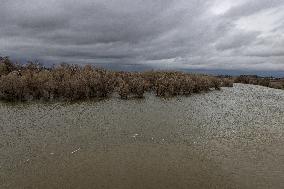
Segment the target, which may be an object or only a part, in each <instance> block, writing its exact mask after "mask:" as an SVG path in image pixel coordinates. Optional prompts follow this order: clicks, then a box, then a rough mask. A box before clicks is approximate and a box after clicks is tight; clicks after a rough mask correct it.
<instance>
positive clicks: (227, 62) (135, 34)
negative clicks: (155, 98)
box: [0, 0, 284, 71]
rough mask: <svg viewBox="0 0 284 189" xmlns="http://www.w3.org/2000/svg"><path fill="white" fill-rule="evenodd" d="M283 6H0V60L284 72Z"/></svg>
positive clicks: (86, 0)
mask: <svg viewBox="0 0 284 189" xmlns="http://www.w3.org/2000/svg"><path fill="white" fill-rule="evenodd" d="M283 10H284V2H283V1H282V0H270V1H267V0H239V1H235V0H215V1H213V0H203V1H200V0H174V1H173V0H155V1H153V0H135V1H133V0H81V1H75V0H50V1H44V0H13V1H6V0H1V6H0V55H8V56H10V57H12V58H15V59H20V60H21V59H39V60H42V61H44V62H49V63H56V62H69V63H94V64H110V65H145V66H149V67H158V68H161V69H164V68H193V69H231V70H241V69H245V70H266V71H267V70H268V71H269V70H271V71H284V24H283V20H284V11H283Z"/></svg>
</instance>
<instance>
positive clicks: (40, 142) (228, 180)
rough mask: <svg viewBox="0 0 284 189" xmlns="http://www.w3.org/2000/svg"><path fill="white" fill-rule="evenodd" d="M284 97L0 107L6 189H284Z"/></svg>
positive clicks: (257, 94) (251, 91)
mask: <svg viewBox="0 0 284 189" xmlns="http://www.w3.org/2000/svg"><path fill="white" fill-rule="evenodd" d="M283 134H284V91H282V90H276V89H269V88H265V87H260V86H250V85H242V84H236V85H235V86H234V88H224V89H222V91H214V92H211V93H206V94H198V95H193V96H190V97H178V98H172V99H160V98H156V97H154V96H153V95H147V97H146V98H145V99H144V100H129V101H123V100H119V99H108V100H104V101H100V102H81V103H73V104H68V103H53V104H43V103H26V104H7V103H0V188H1V189H6V188H9V189H10V188H11V189H41V188H42V189H49V188H51V189H53V188H58V189H65V188H66V189H73V188H87V189H89V188H114V189H117V188H118V189H119V188H121V189H128V188H137V189H139V188H153V189H159V188H162V189H165V188H196V189H199V188H218V189H219V188H221V189H222V188H226V189H228V188H248V189H254V188H257V189H262V188H263V189H267V188H270V189H274V188H275V189H280V188H284V136H283Z"/></svg>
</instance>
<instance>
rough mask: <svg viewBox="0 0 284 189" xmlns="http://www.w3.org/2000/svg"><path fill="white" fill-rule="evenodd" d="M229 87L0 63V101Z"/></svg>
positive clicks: (225, 82)
mask: <svg viewBox="0 0 284 189" xmlns="http://www.w3.org/2000/svg"><path fill="white" fill-rule="evenodd" d="M232 86H233V82H232V81H231V80H230V79H224V78H223V79H222V78H217V77H213V76H206V75H194V74H187V73H182V72H162V71H158V72H155V71H149V72H142V73H139V72H114V71H108V70H104V69H96V68H93V67H92V66H90V65H87V66H84V67H81V66H78V65H68V64H61V65H58V66H55V67H53V68H45V67H43V66H41V65H40V64H36V63H28V64H27V65H19V64H14V63H13V62H11V61H10V60H9V59H8V58H6V57H5V58H1V59H0V99H1V100H8V101H17V100H18V101H26V100H46V101H49V100H82V99H92V98H103V97H108V96H111V95H113V94H119V96H120V97H121V98H123V99H127V98H129V97H137V98H142V97H143V95H144V93H145V92H154V93H155V94H156V96H159V97H170V96H176V95H190V94H192V93H199V92H206V91H209V90H211V89H217V90H220V88H221V87H232Z"/></svg>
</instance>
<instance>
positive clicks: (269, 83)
mask: <svg viewBox="0 0 284 189" xmlns="http://www.w3.org/2000/svg"><path fill="white" fill-rule="evenodd" d="M235 83H243V84H251V85H261V86H265V87H270V88H276V89H284V79H283V78H282V79H280V78H272V77H258V76H255V75H252V76H251V75H241V76H239V77H236V78H235ZM282 86H283V87H282Z"/></svg>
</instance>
